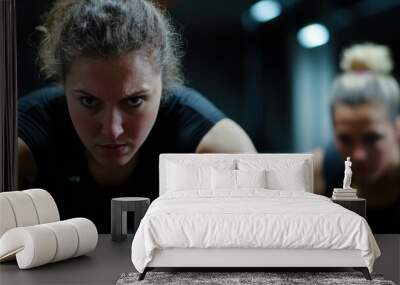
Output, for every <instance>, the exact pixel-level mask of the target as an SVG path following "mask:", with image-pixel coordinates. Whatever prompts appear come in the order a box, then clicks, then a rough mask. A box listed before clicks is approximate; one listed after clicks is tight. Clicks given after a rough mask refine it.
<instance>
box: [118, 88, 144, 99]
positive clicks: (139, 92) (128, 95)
mask: <svg viewBox="0 0 400 285" xmlns="http://www.w3.org/2000/svg"><path fill="white" fill-rule="evenodd" d="M149 91H150V89H148V88H142V89H139V90H137V91H134V92H132V93H127V94H125V95H124V98H126V97H128V98H129V97H135V96H140V95H143V94H144V93H146V94H148V93H149Z"/></svg>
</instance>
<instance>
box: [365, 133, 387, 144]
mask: <svg viewBox="0 0 400 285" xmlns="http://www.w3.org/2000/svg"><path fill="white" fill-rule="evenodd" d="M381 139H382V135H380V134H367V135H365V136H364V138H363V140H364V143H365V144H366V145H370V146H371V145H374V144H376V143H377V142H378V141H380V140H381Z"/></svg>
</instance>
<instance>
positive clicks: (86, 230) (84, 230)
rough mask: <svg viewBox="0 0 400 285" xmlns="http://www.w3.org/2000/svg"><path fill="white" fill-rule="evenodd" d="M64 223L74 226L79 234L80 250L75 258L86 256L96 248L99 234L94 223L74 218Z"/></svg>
mask: <svg viewBox="0 0 400 285" xmlns="http://www.w3.org/2000/svg"><path fill="white" fill-rule="evenodd" d="M64 222H66V223H70V224H71V225H73V226H74V227H75V229H76V231H77V233H78V239H79V240H78V248H77V250H76V252H75V254H74V257H76V256H79V255H83V254H86V253H88V252H90V251H92V250H94V249H95V248H96V246H97V241H98V233H97V228H96V226H95V225H94V224H93V222H92V221H90V220H88V219H85V218H74V219H69V220H65V221H64Z"/></svg>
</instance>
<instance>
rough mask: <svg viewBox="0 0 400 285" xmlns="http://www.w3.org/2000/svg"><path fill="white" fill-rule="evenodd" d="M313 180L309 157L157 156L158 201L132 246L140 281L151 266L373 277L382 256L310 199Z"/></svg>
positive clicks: (354, 219)
mask: <svg viewBox="0 0 400 285" xmlns="http://www.w3.org/2000/svg"><path fill="white" fill-rule="evenodd" d="M210 168H211V169H212V170H210ZM194 169H195V170H196V171H195V172H193V170H194ZM210 171H211V172H210ZM264 171H266V172H264ZM232 175H234V176H232ZM261 178H262V179H261ZM264 178H265V180H266V182H265V181H264ZM312 178H313V177H312V157H311V155H310V154H207V155H206V154H203V155H197V154H163V155H161V156H160V197H159V198H158V199H156V200H155V201H153V203H152V204H151V206H150V208H149V210H148V211H147V213H146V215H145V217H144V218H143V220H142V222H141V224H140V226H139V228H138V231H137V232H136V235H135V237H134V240H133V243H132V262H133V264H134V266H135V267H136V269H137V270H138V271H139V272H141V273H142V275H141V277H140V278H143V277H144V274H145V273H146V271H148V270H150V269H152V268H155V267H163V268H164V267H168V268H171V267H196V268H197V267H207V268H209V267H224V268H226V267H237V268H242V270H243V268H245V267H247V268H249V267H251V268H253V267H262V268H265V267H302V268H303V267H318V268H320V267H354V268H358V269H361V270H362V271H363V273H364V275H365V277H366V278H367V279H368V278H370V275H369V272H372V268H373V263H374V260H375V259H376V258H377V257H379V255H380V251H379V248H378V246H377V244H376V242H375V239H374V237H373V235H372V233H371V230H370V228H369V226H368V224H367V222H366V221H365V220H364V219H363V218H362V217H360V216H358V215H357V214H355V213H353V212H351V211H349V210H347V209H345V208H343V207H341V206H339V205H337V204H335V203H333V202H331V201H330V200H329V199H328V198H326V197H323V196H320V195H315V194H313V183H312V181H313V179H312ZM230 179H233V180H232V181H233V182H232V181H231V180H230ZM210 181H211V182H210ZM231 182H232V183H234V185H233V184H232V183H231ZM264 182H265V185H260V183H264ZM231 184H232V185H231ZM239 186H240V187H239ZM250 186H251V187H250ZM255 186H257V187H255ZM271 188H272V189H271ZM282 189H284V190H282Z"/></svg>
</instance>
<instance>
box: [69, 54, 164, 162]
mask: <svg viewBox="0 0 400 285" xmlns="http://www.w3.org/2000/svg"><path fill="white" fill-rule="evenodd" d="M161 85H162V84H161V73H160V71H159V69H158V68H153V63H152V62H151V60H149V58H148V57H147V56H145V55H144V54H143V53H141V52H132V53H128V54H125V55H121V56H114V57H109V58H100V57H80V58H77V59H76V60H75V61H74V62H72V64H71V66H70V67H69V72H68V73H67V75H66V80H65V94H66V98H67V103H68V109H69V113H70V116H71V120H72V122H73V125H74V127H75V130H76V132H77V133H78V135H79V137H80V139H81V141H82V143H83V144H84V145H85V147H86V149H87V151H88V152H87V153H88V154H89V159H94V161H95V162H97V163H99V164H100V165H102V166H106V167H113V166H124V165H126V164H127V163H128V162H130V161H131V160H132V158H133V157H134V155H135V154H136V153H137V151H138V150H139V148H140V146H141V145H142V144H143V142H144V141H145V140H146V138H147V136H148V135H149V133H150V130H151V129H152V127H153V125H154V123H155V120H156V117H157V114H158V109H159V106H160V100H161V93H162V92H161V89H162V87H161Z"/></svg>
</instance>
